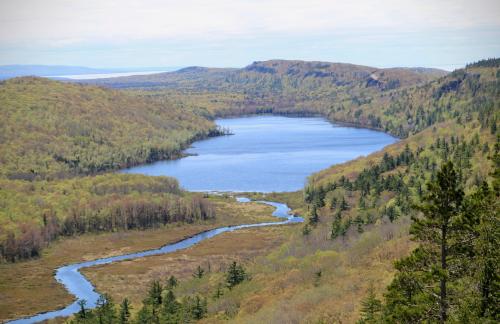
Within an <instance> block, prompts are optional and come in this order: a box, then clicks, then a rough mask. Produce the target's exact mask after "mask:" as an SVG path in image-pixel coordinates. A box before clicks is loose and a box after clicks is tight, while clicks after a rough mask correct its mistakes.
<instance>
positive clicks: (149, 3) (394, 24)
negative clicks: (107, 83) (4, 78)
mask: <svg viewBox="0 0 500 324" xmlns="http://www.w3.org/2000/svg"><path fill="white" fill-rule="evenodd" d="M489 57H500V0H474V1H471V0H452V1H451V0H375V1H368V0H344V1H337V0H305V1H298V0H175V1H171V0H140V1H139V0H0V65H7V64H47V65H78V66H89V67H100V68H115V67H134V68H137V67H151V66H155V67H160V66H166V67H172V66H176V67H181V66H192V65H199V66H213V67H242V66H246V65H248V64H250V63H252V62H253V61H263V60H268V59H301V60H315V61H329V62H347V63H355V64H362V65H370V66H376V67H393V66H424V67H436V68H443V69H447V70H452V69H454V68H459V67H462V66H464V65H465V64H466V63H469V62H473V61H477V60H479V59H483V58H489Z"/></svg>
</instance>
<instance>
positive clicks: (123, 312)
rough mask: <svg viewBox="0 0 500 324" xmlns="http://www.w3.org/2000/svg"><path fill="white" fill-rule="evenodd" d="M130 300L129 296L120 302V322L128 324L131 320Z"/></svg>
mask: <svg viewBox="0 0 500 324" xmlns="http://www.w3.org/2000/svg"><path fill="white" fill-rule="evenodd" d="M130 309H131V306H130V301H129V300H128V298H124V299H123V301H122V303H121V304H120V315H119V323H120V324H126V323H129V320H130Z"/></svg>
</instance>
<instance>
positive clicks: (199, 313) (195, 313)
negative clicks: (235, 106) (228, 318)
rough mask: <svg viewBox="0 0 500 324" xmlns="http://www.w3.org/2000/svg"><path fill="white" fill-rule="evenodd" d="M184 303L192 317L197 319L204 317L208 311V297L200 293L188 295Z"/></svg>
mask: <svg viewBox="0 0 500 324" xmlns="http://www.w3.org/2000/svg"><path fill="white" fill-rule="evenodd" d="M184 303H185V305H186V306H185V307H186V309H187V310H188V312H189V314H190V315H191V318H193V319H195V320H199V319H202V318H203V317H205V315H206V314H207V312H208V305H207V299H206V298H203V297H200V296H199V295H196V296H194V297H188V298H187V299H186V301H185V302H184Z"/></svg>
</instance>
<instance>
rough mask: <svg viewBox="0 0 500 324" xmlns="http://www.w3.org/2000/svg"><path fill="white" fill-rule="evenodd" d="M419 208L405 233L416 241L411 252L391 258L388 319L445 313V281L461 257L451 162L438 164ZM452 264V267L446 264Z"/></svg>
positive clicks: (458, 193)
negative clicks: (434, 176) (434, 175)
mask: <svg viewBox="0 0 500 324" xmlns="http://www.w3.org/2000/svg"><path fill="white" fill-rule="evenodd" d="M428 188H429V191H428V193H427V194H426V196H425V197H424V201H425V203H423V204H422V205H419V206H416V209H417V210H419V211H421V212H422V215H421V216H419V217H413V224H412V226H411V228H410V233H411V234H412V236H413V239H415V240H416V241H418V242H420V245H419V247H418V248H417V249H415V250H414V251H413V252H412V253H411V255H410V256H409V257H407V258H404V259H402V260H400V261H398V262H396V263H395V267H396V270H398V272H397V274H396V276H395V278H394V280H393V282H392V283H391V285H390V286H389V287H388V292H387V294H386V296H385V297H386V307H385V311H384V316H385V320H386V321H388V322H403V323H414V322H422V321H423V322H426V321H431V322H432V321H439V322H442V323H443V322H445V321H446V320H447V318H448V309H449V301H450V299H449V296H448V293H449V291H448V284H449V283H450V281H451V280H456V279H457V275H458V274H457V273H456V270H455V269H457V268H459V267H458V264H459V263H460V262H462V261H463V254H462V253H463V251H462V250H461V249H460V248H459V247H460V246H461V244H459V243H461V242H462V241H461V239H462V237H461V235H462V234H463V230H464V221H463V219H462V218H461V217H460V212H461V210H462V202H463V195H464V194H463V191H462V189H461V188H460V185H459V182H458V177H457V173H456V171H455V169H454V167H453V164H452V163H451V162H447V163H445V164H443V166H442V168H441V170H440V171H439V172H437V174H436V180H435V181H434V182H431V183H429V184H428ZM449 265H452V271H450V269H449Z"/></svg>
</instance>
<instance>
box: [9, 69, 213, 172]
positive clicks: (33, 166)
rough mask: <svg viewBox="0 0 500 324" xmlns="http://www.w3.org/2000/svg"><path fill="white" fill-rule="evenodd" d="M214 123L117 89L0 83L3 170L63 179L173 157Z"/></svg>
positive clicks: (53, 83) (34, 80) (41, 81)
mask: <svg viewBox="0 0 500 324" xmlns="http://www.w3.org/2000/svg"><path fill="white" fill-rule="evenodd" d="M213 127H214V124H213V123H212V122H210V121H208V120H206V119H203V118H201V117H198V116H196V115H194V114H192V113H190V112H186V111H182V110H181V109H180V108H174V107H169V106H166V105H163V104H160V103H157V102H153V101H151V100H147V99H144V98H137V97H132V96H128V95H127V94H125V93H122V92H118V91H114V90H108V89H103V88H98V87H93V86H83V85H78V84H65V83H61V82H57V81H51V80H48V79H42V78H34V77H24V78H14V79H10V80H7V81H4V82H2V83H0V129H1V130H2V132H0V165H1V169H0V176H6V177H8V178H11V179H30V180H31V179H35V178H47V177H49V178H51V177H66V176H68V175H72V174H73V175H74V174H90V173H96V172H100V171H104V170H110V169H117V168H121V167H125V166H130V165H134V164H138V163H143V162H147V161H154V160H159V159H165V158H172V157H176V156H179V154H181V153H180V152H181V150H182V149H183V148H184V147H185V146H186V145H187V144H188V143H189V142H190V141H192V140H194V139H195V138H199V137H204V136H206V135H207V134H208V133H209V132H210V131H211V130H212V129H213Z"/></svg>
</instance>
